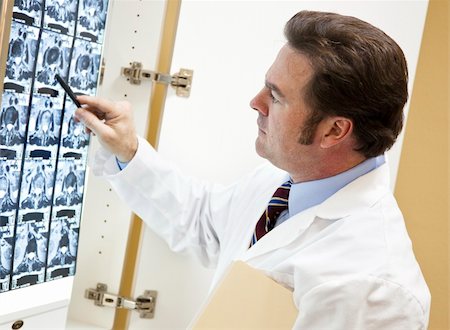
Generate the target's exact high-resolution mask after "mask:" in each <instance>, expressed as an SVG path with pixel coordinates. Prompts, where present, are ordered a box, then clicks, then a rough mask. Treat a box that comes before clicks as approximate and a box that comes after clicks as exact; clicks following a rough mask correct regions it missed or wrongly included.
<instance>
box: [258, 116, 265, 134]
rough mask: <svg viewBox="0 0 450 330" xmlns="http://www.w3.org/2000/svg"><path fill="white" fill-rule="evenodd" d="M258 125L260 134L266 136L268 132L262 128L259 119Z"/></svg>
mask: <svg viewBox="0 0 450 330" xmlns="http://www.w3.org/2000/svg"><path fill="white" fill-rule="evenodd" d="M256 125H257V126H258V134H266V131H265V130H263V129H262V128H261V121H260V120H259V118H258V120H257V121H256Z"/></svg>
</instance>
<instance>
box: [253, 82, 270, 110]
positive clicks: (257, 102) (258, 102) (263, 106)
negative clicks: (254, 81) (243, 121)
mask: <svg viewBox="0 0 450 330" xmlns="http://www.w3.org/2000/svg"><path fill="white" fill-rule="evenodd" d="M264 100H265V98H264V88H263V89H262V90H261V91H260V92H259V93H258V94H256V95H255V97H254V98H253V99H252V100H251V101H250V107H251V108H252V109H253V110H256V111H258V112H259V113H260V114H261V115H263V116H267V115H268V113H269V107H268V106H267V102H265V101H264Z"/></svg>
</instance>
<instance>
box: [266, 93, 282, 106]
mask: <svg viewBox="0 0 450 330" xmlns="http://www.w3.org/2000/svg"><path fill="white" fill-rule="evenodd" d="M269 95H270V99H271V100H272V103H273V104H276V103H280V101H279V100H278V99H277V97H276V96H275V95H274V93H273V91H270V93H269Z"/></svg>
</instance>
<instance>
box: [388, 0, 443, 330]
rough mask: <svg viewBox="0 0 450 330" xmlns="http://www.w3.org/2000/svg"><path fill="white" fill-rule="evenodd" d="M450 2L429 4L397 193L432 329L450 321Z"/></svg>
mask: <svg viewBox="0 0 450 330" xmlns="http://www.w3.org/2000/svg"><path fill="white" fill-rule="evenodd" d="M448 19H449V4H448V2H447V1H444V0H431V1H430V3H429V8H428V13H427V18H426V23H425V30H424V35H423V40H422V45H421V51H420V56H419V62H418V67H417V72H416V78H415V82H414V87H413V93H412V96H411V108H410V112H409V117H408V122H407V126H406V132H405V140H404V145H403V150H402V156H401V160H400V167H399V173H398V178H397V185H396V190H395V194H396V197H397V200H398V203H399V205H400V208H401V209H402V211H403V213H404V215H405V218H406V224H407V227H408V231H409V233H410V235H411V239H412V241H413V244H414V250H415V253H416V256H417V259H418V261H419V263H420V265H421V268H422V271H423V273H424V276H425V278H426V280H427V283H428V286H429V287H430V290H431V295H432V306H431V317H430V327H429V329H434V330H437V329H439V330H441V329H450V324H449V308H450V306H449V23H448Z"/></svg>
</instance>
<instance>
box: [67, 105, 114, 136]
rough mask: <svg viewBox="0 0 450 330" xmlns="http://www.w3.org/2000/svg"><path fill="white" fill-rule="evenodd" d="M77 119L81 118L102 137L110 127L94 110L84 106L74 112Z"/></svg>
mask: <svg viewBox="0 0 450 330" xmlns="http://www.w3.org/2000/svg"><path fill="white" fill-rule="evenodd" d="M74 117H75V119H77V120H79V121H80V122H82V123H83V125H84V126H86V127H87V128H88V129H89V130H91V131H92V132H94V134H95V135H97V136H99V137H102V136H104V135H105V134H107V133H108V130H109V127H108V126H106V125H105V124H104V122H103V121H102V120H100V119H98V117H97V116H96V115H94V114H93V113H92V112H90V111H88V110H85V109H83V108H78V109H77V110H76V111H75V114H74Z"/></svg>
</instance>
